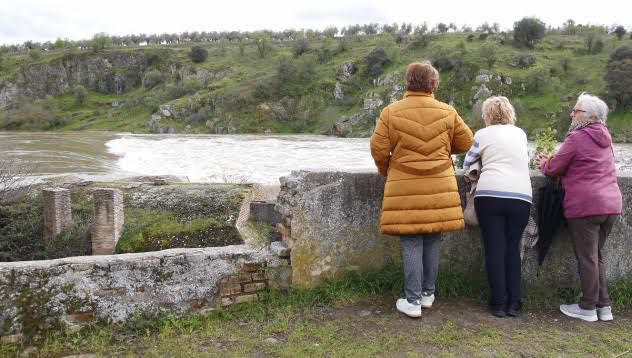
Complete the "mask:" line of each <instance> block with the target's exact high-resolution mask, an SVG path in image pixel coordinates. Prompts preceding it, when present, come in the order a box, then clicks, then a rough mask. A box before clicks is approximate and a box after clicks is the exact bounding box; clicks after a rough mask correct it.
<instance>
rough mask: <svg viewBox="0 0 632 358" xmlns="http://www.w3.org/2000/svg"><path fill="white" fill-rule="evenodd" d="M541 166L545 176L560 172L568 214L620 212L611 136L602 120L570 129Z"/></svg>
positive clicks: (579, 215) (576, 215) (619, 196)
mask: <svg viewBox="0 0 632 358" xmlns="http://www.w3.org/2000/svg"><path fill="white" fill-rule="evenodd" d="M541 170H542V172H543V173H544V174H546V175H548V176H562V186H563V187H564V191H565V195H564V216H566V217H567V218H569V219H573V218H581V217H586V216H595V215H610V214H621V211H622V206H623V200H622V197H621V190H620V189H619V184H618V182H617V170H616V168H615V164H614V154H613V152H612V138H611V137H610V133H609V132H608V128H606V126H605V125H604V124H603V123H593V124H590V125H588V126H586V127H584V128H581V129H577V130H575V131H573V132H571V134H570V135H569V136H568V137H566V140H564V143H562V146H561V147H560V150H559V151H558V152H557V153H556V154H555V155H554V156H553V157H552V158H551V159H550V160H549V161H548V162H547V163H543V164H542V167H541Z"/></svg>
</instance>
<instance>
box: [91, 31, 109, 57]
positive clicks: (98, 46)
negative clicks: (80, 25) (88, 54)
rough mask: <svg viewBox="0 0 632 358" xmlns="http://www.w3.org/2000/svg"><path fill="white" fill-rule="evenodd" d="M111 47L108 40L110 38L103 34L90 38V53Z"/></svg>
mask: <svg viewBox="0 0 632 358" xmlns="http://www.w3.org/2000/svg"><path fill="white" fill-rule="evenodd" d="M111 45H112V38H110V36H108V34H106V33H104V32H100V33H98V34H96V35H94V37H92V40H91V41H90V47H92V51H94V52H99V51H101V50H103V49H105V48H106V47H109V46H111Z"/></svg>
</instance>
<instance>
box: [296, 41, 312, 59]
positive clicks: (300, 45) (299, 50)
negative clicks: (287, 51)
mask: <svg viewBox="0 0 632 358" xmlns="http://www.w3.org/2000/svg"><path fill="white" fill-rule="evenodd" d="M309 50H310V48H309V42H308V41H307V39H306V38H305V37H302V38H300V39H297V40H296V41H295V42H294V46H292V53H293V54H294V57H300V56H301V55H302V54H304V53H307V52H309Z"/></svg>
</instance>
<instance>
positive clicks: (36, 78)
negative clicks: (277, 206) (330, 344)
mask: <svg viewBox="0 0 632 358" xmlns="http://www.w3.org/2000/svg"><path fill="white" fill-rule="evenodd" d="M146 68H147V58H146V55H145V53H143V52H115V53H109V54H103V55H99V54H85V55H76V56H75V55H69V56H64V57H62V58H59V59H56V60H53V61H51V62H49V63H45V64H38V65H33V66H29V67H27V68H25V69H24V70H22V71H21V72H19V73H18V75H17V76H16V78H15V80H14V81H11V82H5V83H0V108H2V107H7V106H11V105H13V104H15V103H16V102H17V101H18V99H19V98H20V97H21V96H27V97H30V98H41V97H44V96H46V95H52V96H56V95H60V94H63V93H66V92H68V91H70V90H71V89H72V88H73V87H74V86H76V85H82V86H84V87H86V88H88V89H90V90H93V91H96V92H99V93H103V94H111V93H123V92H126V91H129V90H130V89H132V88H133V87H136V86H139V85H140V84H141V80H142V75H143V73H144V71H145V69H146Z"/></svg>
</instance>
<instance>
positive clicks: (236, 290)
mask: <svg viewBox="0 0 632 358" xmlns="http://www.w3.org/2000/svg"><path fill="white" fill-rule="evenodd" d="M240 293H241V285H239V284H237V285H228V286H223V287H220V289H219V295H220V296H230V295H237V294H240Z"/></svg>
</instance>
